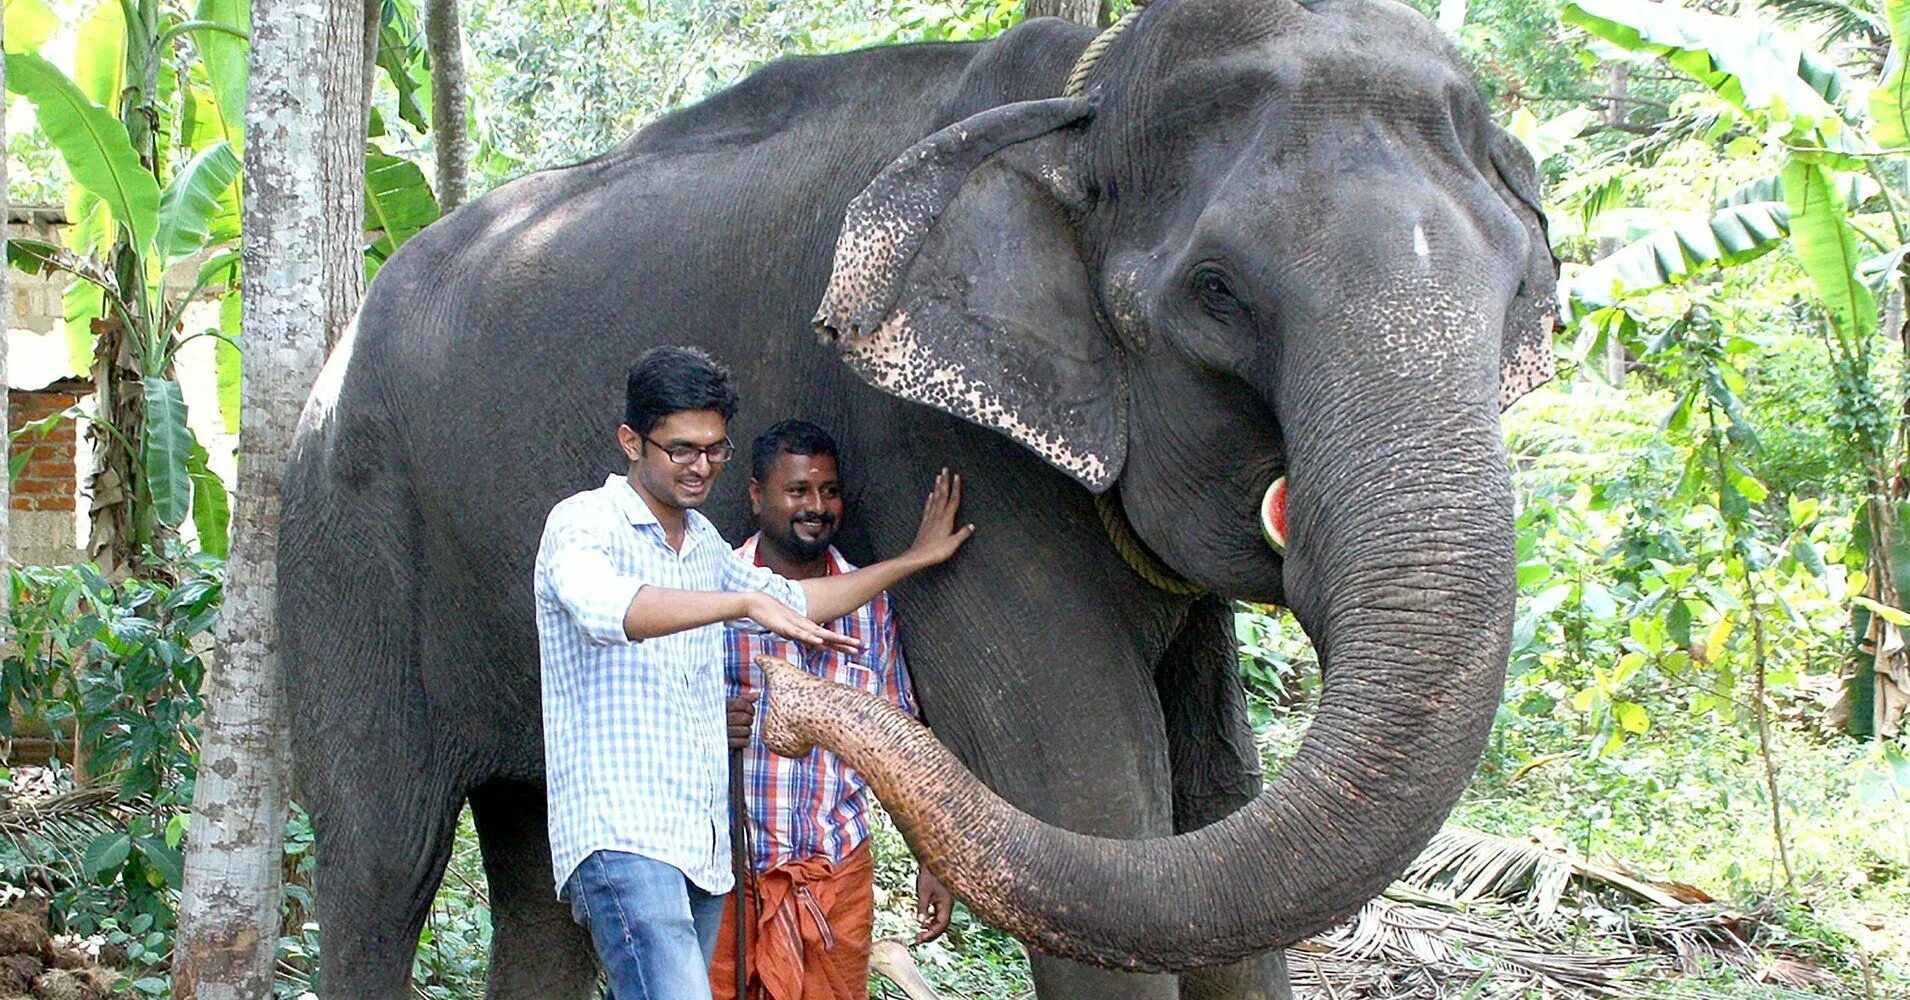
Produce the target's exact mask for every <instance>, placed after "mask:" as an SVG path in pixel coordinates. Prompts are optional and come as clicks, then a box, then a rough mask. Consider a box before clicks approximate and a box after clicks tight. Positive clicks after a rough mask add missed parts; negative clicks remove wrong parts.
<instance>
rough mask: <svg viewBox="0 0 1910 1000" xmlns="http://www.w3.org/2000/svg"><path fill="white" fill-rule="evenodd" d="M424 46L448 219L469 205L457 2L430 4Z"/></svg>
mask: <svg viewBox="0 0 1910 1000" xmlns="http://www.w3.org/2000/svg"><path fill="white" fill-rule="evenodd" d="M427 4H428V6H427V7H426V9H425V15H424V17H425V20H424V44H425V49H426V51H428V52H429V53H430V56H431V141H432V142H433V143H434V144H435V145H436V147H437V151H438V152H437V157H436V159H437V167H438V207H439V208H440V209H441V210H442V211H444V212H445V213H446V214H449V213H450V211H451V210H452V209H454V208H456V207H458V206H459V205H462V204H464V198H465V194H466V188H467V187H468V178H469V176H470V162H471V149H470V141H469V137H468V136H466V135H465V131H464V124H465V121H464V119H465V114H466V106H467V105H468V104H469V103H470V98H469V97H468V96H467V95H466V91H465V82H464V31H463V29H461V28H460V27H459V26H458V0H427Z"/></svg>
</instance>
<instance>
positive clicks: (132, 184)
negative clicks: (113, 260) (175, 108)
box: [6, 52, 159, 248]
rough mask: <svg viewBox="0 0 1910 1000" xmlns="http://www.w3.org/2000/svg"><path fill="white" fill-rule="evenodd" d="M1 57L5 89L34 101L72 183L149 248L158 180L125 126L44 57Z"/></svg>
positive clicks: (155, 222) (154, 226) (155, 216)
mask: <svg viewBox="0 0 1910 1000" xmlns="http://www.w3.org/2000/svg"><path fill="white" fill-rule="evenodd" d="M6 59H7V89H8V90H11V91H13V92H14V93H16V94H19V95H21V96H23V97H25V98H26V99H27V100H29V101H31V102H33V110H34V113H35V117H36V118H37V119H38V121H39V123H40V128H41V130H43V131H44V132H45V133H46V137H47V139H48V140H50V141H51V142H52V143H53V146H54V148H56V149H58V150H59V151H60V157H61V159H62V160H64V161H65V162H66V169H67V172H68V173H70V174H72V176H73V180H74V181H75V182H76V183H77V184H79V185H80V186H81V187H83V188H85V189H86V190H87V191H89V192H91V193H92V194H93V195H95V196H96V197H98V198H99V199H100V200H101V201H103V202H105V203H106V206H107V207H108V208H109V209H110V210H111V211H112V213H113V217H114V218H115V219H117V220H119V221H120V223H121V224H123V225H125V226H126V227H127V229H129V230H131V232H132V237H133V241H134V244H135V245H136V246H139V247H142V248H144V247H146V246H148V245H150V243H151V241H152V239H153V235H154V233H155V231H156V230H157V229H158V227H159V182H158V181H156V180H154V179H153V175H152V174H150V173H148V172H147V171H146V168H145V166H144V165H142V164H141V163H140V162H139V156H138V155H137V154H135V153H134V152H133V144H132V140H130V139H128V138H127V136H126V127H125V126H124V125H122V124H120V121H119V119H117V118H114V117H113V116H112V115H111V114H109V113H108V112H107V110H106V109H105V108H103V107H100V106H99V105H98V104H95V103H93V102H92V101H90V100H88V99H87V97H86V95H85V94H84V93H82V92H81V91H80V88H79V87H78V86H77V85H76V84H75V83H74V82H73V81H72V80H71V79H68V78H67V75H66V74H65V73H62V72H60V71H59V69H58V67H55V66H54V65H53V64H52V63H50V62H47V61H46V60H45V59H42V58H40V57H39V56H36V55H28V54H26V53H19V52H10V53H8V54H7V57H6Z"/></svg>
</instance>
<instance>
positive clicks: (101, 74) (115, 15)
mask: <svg viewBox="0 0 1910 1000" xmlns="http://www.w3.org/2000/svg"><path fill="white" fill-rule="evenodd" d="M124 9H125V8H124V7H123V6H122V5H121V4H117V3H102V4H98V5H96V6H94V7H93V12H92V13H91V14H88V15H87V17H86V20H84V21H81V22H80V30H79V33H78V35H77V37H76V38H75V40H74V43H73V82H74V83H75V84H77V85H78V86H79V88H80V92H81V93H83V94H85V95H86V98H87V100H89V101H92V102H93V103H94V104H97V105H100V106H101V107H103V108H105V109H106V110H107V111H108V112H109V113H113V114H117V113H118V112H119V94H120V91H121V90H122V89H123V88H124V86H125V80H126V17H125V14H124V13H123V11H124Z"/></svg>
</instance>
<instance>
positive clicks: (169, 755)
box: [0, 559, 224, 970]
mask: <svg viewBox="0 0 1910 1000" xmlns="http://www.w3.org/2000/svg"><path fill="white" fill-rule="evenodd" d="M178 576H179V582H178V583H177V584H174V585H171V586H168V585H164V584H160V583H154V582H148V581H141V580H128V581H126V582H124V583H118V584H114V583H109V582H108V581H106V580H105V579H104V578H102V577H101V576H100V575H99V573H98V572H97V571H96V570H95V569H94V568H93V567H91V566H87V565H82V566H77V567H53V568H37V567H34V568H28V569H24V570H15V571H13V572H12V573H11V586H12V588H13V613H12V618H11V621H10V631H11V634H12V635H13V637H14V638H15V641H16V643H17V648H13V649H10V650H9V651H8V654H7V657H6V659H5V662H4V666H0V734H8V735H10V734H11V733H12V731H13V729H14V727H16V726H18V725H26V726H29V727H32V728H34V729H35V731H40V732H46V733H51V734H53V735H54V737H55V738H56V740H57V741H58V742H59V743H60V744H61V745H62V746H63V747H64V748H65V749H64V750H63V753H65V754H66V755H67V756H68V757H69V758H76V759H78V760H80V761H83V762H84V770H85V779H86V782H87V783H88V784H90V785H91V786H93V787H103V788H110V789H111V790H112V791H113V793H114V795H115V797H116V798H117V800H118V802H119V803H120V805H119V806H117V807H116V812H115V822H114V823H113V825H112V826H110V827H109V828H106V829H97V830H92V831H89V832H88V835H87V836H86V837H84V838H83V839H76V838H74V837H72V836H71V835H70V833H69V834H67V835H64V836H63V835H62V834H61V833H60V832H59V831H51V832H49V833H48V834H46V835H44V836H42V837H40V838H39V842H38V843H25V844H23V843H22V842H21V841H20V840H17V839H16V840H13V841H11V842H10V843H6V844H0V881H6V882H11V883H14V884H21V883H25V884H29V885H33V886H34V887H35V888H36V889H37V890H39V891H41V892H45V893H47V894H48V895H49V896H50V898H51V900H52V906H53V909H52V912H53V916H54V921H55V924H56V926H57V927H58V928H60V929H62V930H65V931H70V932H73V933H80V934H95V933H97V934H103V935H105V937H106V939H107V941H108V942H109V943H112V944H115V945H118V946H119V947H120V948H122V949H123V950H124V951H125V953H126V956H127V962H128V963H130V965H131V966H132V968H133V969H135V970H145V969H151V968H154V967H157V966H159V965H160V964H161V963H163V962H164V961H165V960H166V958H167V955H168V953H169V952H170V950H171V936H172V929H173V911H174V905H175V899H176V895H177V892H178V889H179V886H180V884H181V881H182V879H183V860H182V855H181V852H180V836H181V834H182V833H183V831H184V816H185V813H186V811H187V809H188V808H189V806H190V803H191V796H192V779H193V775H194V772H195V767H196V765H195V761H194V756H193V747H194V746H195V745H196V743H197V739H198V718H199V715H200V713H201V712H202V711H203V710H204V705H203V703H202V702H201V700H200V694H199V689H200V684H201V681H202V680H203V679H204V676H205V669H206V665H205V662H204V660H203V659H202V655H203V650H204V649H205V648H206V642H207V640H208V638H209V636H210V633H211V630H212V628H213V625H214V623H215V622H216V621H217V618H218V605H219V600H220V597H221V595H222V594H223V592H224V570H223V566H222V565H221V564H220V563H219V561H217V560H214V559H201V560H196V561H194V562H192V563H189V564H187V565H184V566H182V567H179V571H178ZM46 856H55V857H58V856H65V857H66V859H67V860H68V862H69V863H68V864H65V865H60V866H52V867H49V866H47V865H46V864H44V863H36V859H43V858H44V857H46Z"/></svg>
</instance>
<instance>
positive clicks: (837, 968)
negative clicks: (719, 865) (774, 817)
mask: <svg viewBox="0 0 1910 1000" xmlns="http://www.w3.org/2000/svg"><path fill="white" fill-rule="evenodd" d="M736 891H737V892H740V893H742V894H743V897H744V917H743V919H744V921H745V923H746V925H747V926H748V927H749V941H748V944H749V954H748V956H747V957H748V962H749V996H748V997H747V998H745V1000H758V998H767V1000H865V998H867V997H868V995H869V945H870V934H871V931H872V929H873V924H874V921H875V865H874V863H873V862H872V861H870V859H869V845H868V844H866V843H865V844H863V845H861V846H859V847H857V848H856V849H855V850H854V851H853V852H851V853H850V854H849V856H848V857H846V858H843V859H842V860H841V861H840V862H836V863H833V864H832V863H831V862H830V861H829V859H828V858H824V857H813V858H806V859H804V860H802V861H792V862H790V863H789V864H786V865H781V866H779V867H776V868H772V869H770V870H769V871H766V872H764V873H763V874H761V875H758V876H756V891H755V898H754V899H751V898H750V892H749V890H748V889H747V888H745V887H744V886H743V885H741V884H738V885H737V887H736ZM759 903H760V904H761V905H760V907H759V906H758V905H757V904H759ZM735 921H736V902H735V900H734V899H733V898H732V899H730V900H727V901H725V902H724V904H723V930H722V932H721V934H720V936H719V937H718V938H717V942H716V960H715V961H714V962H713V963H711V965H710V986H711V987H712V989H713V990H714V991H715V994H716V997H715V1000H734V998H735V994H736V926H735Z"/></svg>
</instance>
